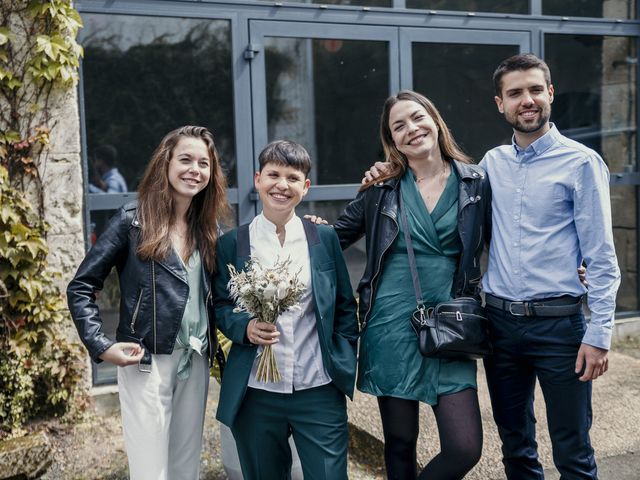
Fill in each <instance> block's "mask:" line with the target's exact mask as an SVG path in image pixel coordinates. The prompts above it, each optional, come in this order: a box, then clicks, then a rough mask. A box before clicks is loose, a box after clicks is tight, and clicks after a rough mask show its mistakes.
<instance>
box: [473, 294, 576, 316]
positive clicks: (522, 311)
mask: <svg viewBox="0 0 640 480" xmlns="http://www.w3.org/2000/svg"><path fill="white" fill-rule="evenodd" d="M485 304H486V305H488V306H490V307H494V308H499V309H500V310H504V311H505V312H509V313H510V314H511V315H513V316H515V317H563V316H566V315H575V314H576V313H578V312H579V311H580V310H582V297H581V296H580V297H571V296H568V295H565V296H563V297H556V298H544V299H541V300H529V301H525V302H512V301H511V300H505V299H504V298H500V297H496V296H495V295H491V294H490V293H487V294H485Z"/></svg>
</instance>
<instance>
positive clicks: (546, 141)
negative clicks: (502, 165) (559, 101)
mask: <svg viewBox="0 0 640 480" xmlns="http://www.w3.org/2000/svg"><path fill="white" fill-rule="evenodd" d="M549 125H550V126H551V128H550V129H549V131H548V132H547V133H545V134H544V135H543V136H541V137H540V138H538V139H537V140H536V141H535V142H533V143H532V144H531V145H529V146H528V147H527V148H524V149H523V148H521V147H519V146H518V144H517V143H516V136H515V135H514V136H513V137H511V144H512V145H513V148H514V150H515V151H516V154H517V153H519V152H523V151H524V152H526V151H527V150H529V151H531V150H533V151H534V152H535V154H536V156H538V155H542V154H543V153H544V152H545V151H547V150H548V149H549V148H551V147H552V146H553V145H554V144H555V143H556V142H557V141H558V139H559V137H560V132H559V131H558V129H557V128H556V126H555V124H554V123H550V124H549Z"/></svg>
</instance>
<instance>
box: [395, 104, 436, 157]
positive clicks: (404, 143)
mask: <svg viewBox="0 0 640 480" xmlns="http://www.w3.org/2000/svg"><path fill="white" fill-rule="evenodd" d="M389 130H390V131H391V138H392V139H393V143H394V144H395V146H396V149H397V150H398V151H399V152H400V153H402V154H404V155H405V156H406V157H407V160H409V161H412V160H420V159H425V158H429V157H430V156H431V155H433V154H434V152H439V151H440V150H439V148H440V147H439V145H438V127H437V125H436V123H435V122H434V120H433V118H432V117H431V116H430V115H429V114H428V113H427V111H426V110H425V108H424V107H423V106H422V105H420V104H419V103H416V102H413V101H411V100H401V101H399V102H397V103H396V104H395V105H394V106H393V107H392V108H391V110H390V111H389Z"/></svg>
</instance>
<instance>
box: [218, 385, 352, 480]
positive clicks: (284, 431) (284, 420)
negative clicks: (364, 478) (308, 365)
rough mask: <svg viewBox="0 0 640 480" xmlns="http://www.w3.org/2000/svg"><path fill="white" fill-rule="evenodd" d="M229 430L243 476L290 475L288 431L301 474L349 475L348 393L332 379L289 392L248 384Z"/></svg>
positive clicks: (330, 478) (252, 479) (331, 479)
mask: <svg viewBox="0 0 640 480" xmlns="http://www.w3.org/2000/svg"><path fill="white" fill-rule="evenodd" d="M231 431H232V433H233V436H234V438H235V440H236V445H237V448H238V456H239V457H240V466H241V467H242V475H243V477H244V480H284V479H288V478H290V469H291V450H290V448H289V443H288V437H289V434H290V433H291V434H292V435H293V440H294V442H295V444H296V449H297V450H298V455H299V456H300V463H301V464H302V472H303V475H304V478H305V480H342V479H345V480H346V479H347V447H348V443H349V434H348V429H347V405H346V398H345V395H344V394H343V393H342V392H340V391H339V390H338V389H337V388H336V387H335V386H334V385H333V384H328V385H323V386H321V387H315V388H310V389H308V390H296V391H294V392H293V393H273V392H268V391H266V390H259V389H255V388H247V393H246V394H245V397H244V400H243V401H242V406H241V407H240V410H239V411H238V414H237V415H236V418H235V421H234V424H233V426H232V427H231Z"/></svg>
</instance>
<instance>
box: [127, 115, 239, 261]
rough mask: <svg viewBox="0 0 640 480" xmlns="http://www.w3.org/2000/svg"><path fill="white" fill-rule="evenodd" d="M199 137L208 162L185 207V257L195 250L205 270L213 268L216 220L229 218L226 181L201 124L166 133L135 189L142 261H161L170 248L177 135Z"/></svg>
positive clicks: (215, 151) (210, 137) (205, 130)
mask: <svg viewBox="0 0 640 480" xmlns="http://www.w3.org/2000/svg"><path fill="white" fill-rule="evenodd" d="M184 137H192V138H197V139H200V140H202V141H203V142H204V143H205V145H206V146H207V151H208V152H209V162H210V168H211V171H210V177H209V183H208V184H207V186H206V187H205V188H204V189H203V190H202V191H201V192H198V194H197V195H196V196H194V197H193V199H192V200H191V205H190V206H189V209H188V210H187V225H188V231H189V236H188V238H187V241H186V252H185V254H186V255H187V258H189V257H190V256H191V254H193V252H194V251H195V250H196V248H197V249H199V250H200V256H201V258H202V261H203V262H204V265H205V267H206V269H207V271H209V272H213V271H214V268H215V247H216V240H217V239H218V223H219V222H220V221H222V220H225V219H227V218H228V217H229V213H230V208H229V204H228V203H227V181H226V179H225V176H224V174H223V173H222V169H221V168H220V158H219V157H218V152H217V150H216V146H215V143H214V140H213V135H212V134H211V132H210V131H209V130H207V129H206V128H205V127H193V126H185V127H180V128H177V129H176V130H173V131H171V132H169V133H167V134H166V135H165V136H164V138H163V139H162V141H161V142H160V145H158V147H157V148H156V150H155V151H154V152H153V155H151V160H150V161H149V164H148V165H147V169H146V170H145V172H144V176H143V177H142V181H141V182H140V186H139V188H138V219H139V220H140V224H141V230H142V232H141V236H140V244H139V245H138V255H139V256H140V258H142V259H143V260H149V259H153V260H162V259H164V258H166V257H167V255H168V254H169V252H170V250H171V238H170V235H169V231H170V228H171V226H172V225H173V223H174V222H175V218H174V216H175V202H174V200H173V195H172V187H171V185H170V184H169V175H168V171H169V161H170V160H171V156H172V154H173V150H174V148H175V147H176V145H177V144H178V142H179V141H180V139H181V138H184Z"/></svg>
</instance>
